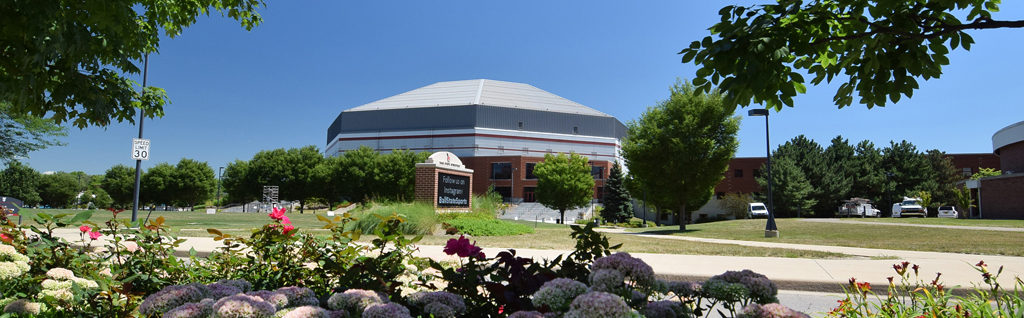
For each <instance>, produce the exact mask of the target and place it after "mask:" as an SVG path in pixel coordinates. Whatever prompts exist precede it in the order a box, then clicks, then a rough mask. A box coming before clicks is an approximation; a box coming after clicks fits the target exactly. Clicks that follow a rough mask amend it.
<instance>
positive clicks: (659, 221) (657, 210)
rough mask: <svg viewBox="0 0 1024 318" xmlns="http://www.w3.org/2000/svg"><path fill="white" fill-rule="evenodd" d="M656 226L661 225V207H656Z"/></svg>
mask: <svg viewBox="0 0 1024 318" xmlns="http://www.w3.org/2000/svg"><path fill="white" fill-rule="evenodd" d="M654 226H661V208H659V207H654Z"/></svg>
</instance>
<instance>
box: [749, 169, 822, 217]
mask: <svg viewBox="0 0 1024 318" xmlns="http://www.w3.org/2000/svg"><path fill="white" fill-rule="evenodd" d="M757 183H758V184H759V185H761V188H762V189H766V188H767V187H768V180H767V174H762V175H761V176H760V177H757ZM811 193H812V187H811V184H810V182H807V178H805V177H804V173H803V171H801V170H800V167H798V166H797V165H796V162H795V161H794V160H793V159H791V158H789V157H783V156H772V205H773V206H774V207H769V208H770V209H771V208H774V210H773V211H772V212H773V213H775V216H777V217H794V216H798V215H801V214H804V213H805V212H806V211H807V210H808V209H810V208H811V207H812V206H814V203H815V201H814V199H813V198H811Z"/></svg>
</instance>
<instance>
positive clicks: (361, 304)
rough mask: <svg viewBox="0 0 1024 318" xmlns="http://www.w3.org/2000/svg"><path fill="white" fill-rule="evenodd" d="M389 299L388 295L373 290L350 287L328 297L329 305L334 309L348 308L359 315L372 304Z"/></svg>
mask: <svg viewBox="0 0 1024 318" xmlns="http://www.w3.org/2000/svg"><path fill="white" fill-rule="evenodd" d="M387 301H388V300H387V297H386V296H383V295H381V294H379V293H377V292H375V291H372V290H365V289H349V290H346V291H345V292H344V293H337V294H334V295H331V297H330V298H328V299H327V307H328V308H331V309H334V310H348V311H350V312H353V313H356V314H357V315H358V314H360V313H362V312H363V311H364V310H366V308H368V307H369V306H370V305H374V304H383V303H386V302H387Z"/></svg>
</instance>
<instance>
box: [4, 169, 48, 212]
mask: <svg viewBox="0 0 1024 318" xmlns="http://www.w3.org/2000/svg"><path fill="white" fill-rule="evenodd" d="M39 178H40V175H39V172H36V170H35V169H32V167H29V166H27V165H25V164H23V163H21V162H18V161H10V162H8V163H7V168H5V169H4V170H3V171H2V172H0V195H5V196H9V197H14V198H17V199H20V200H21V201H22V202H24V203H25V205H38V204H39V202H40V201H42V198H40V197H39V182H40V180H39Z"/></svg>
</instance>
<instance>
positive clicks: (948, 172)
mask: <svg viewBox="0 0 1024 318" xmlns="http://www.w3.org/2000/svg"><path fill="white" fill-rule="evenodd" d="M924 156H925V160H927V161H928V165H929V166H931V168H932V176H934V178H935V189H934V190H933V191H932V197H934V198H935V202H936V203H937V204H936V206H938V205H946V204H947V203H952V202H955V201H956V194H954V193H953V192H954V191H955V190H956V183H957V182H958V181H960V180H962V179H963V177H962V175H961V172H960V170H959V169H957V168H956V166H955V165H953V159H951V158H949V157H948V156H946V153H945V152H942V151H939V150H935V149H932V150H928V151H926V152H925V153H924Z"/></svg>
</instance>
